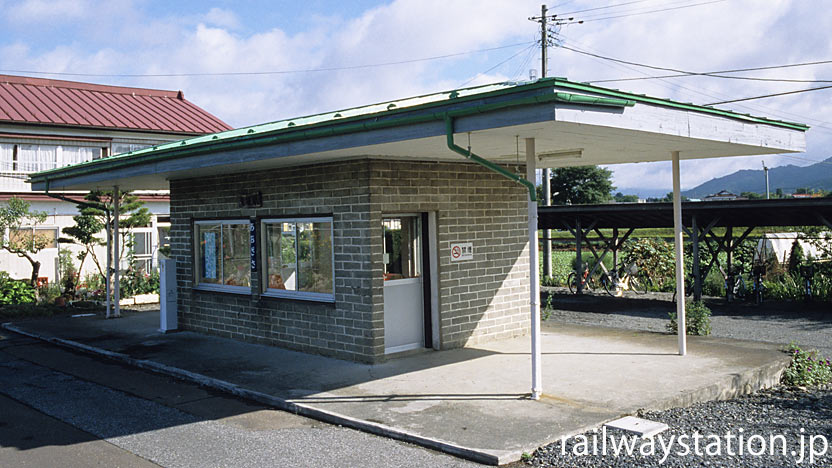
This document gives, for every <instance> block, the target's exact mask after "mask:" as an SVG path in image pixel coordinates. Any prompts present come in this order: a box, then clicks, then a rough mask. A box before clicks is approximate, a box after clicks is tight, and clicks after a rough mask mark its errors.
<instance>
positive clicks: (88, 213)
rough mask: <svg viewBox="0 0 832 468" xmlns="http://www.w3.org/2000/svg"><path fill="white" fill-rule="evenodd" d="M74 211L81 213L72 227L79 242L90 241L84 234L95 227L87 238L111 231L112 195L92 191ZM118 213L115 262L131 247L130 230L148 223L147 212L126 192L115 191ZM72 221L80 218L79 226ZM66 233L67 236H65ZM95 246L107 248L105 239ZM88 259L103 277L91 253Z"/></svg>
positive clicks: (101, 270) (148, 215) (139, 202)
mask: <svg viewBox="0 0 832 468" xmlns="http://www.w3.org/2000/svg"><path fill="white" fill-rule="evenodd" d="M78 208H79V210H80V211H81V215H80V216H77V217H73V219H75V226H73V227H74V228H78V231H76V233H77V234H80V235H82V237H83V240H90V241H91V239H88V238H87V237H86V235H87V234H89V233H90V232H91V231H92V230H93V229H95V228H96V227H98V226H100V228H99V229H98V230H97V231H95V232H94V233H92V234H90V235H95V234H97V233H99V232H101V229H104V228H106V227H108V226H109V228H110V229H112V227H113V208H114V204H113V192H109V191H102V190H93V191H91V192H90V193H88V194H87V195H86V196H85V197H84V202H83V203H80V204H79V205H78ZM118 211H119V217H118V218H119V219H118V227H119V234H121V239H120V244H121V245H120V246H119V252H120V255H119V260H121V259H122V258H123V257H124V254H125V253H126V252H127V251H128V250H129V248H130V247H131V245H132V241H131V239H130V235H129V234H130V231H132V230H133V228H136V227H140V226H146V225H147V224H148V223H150V211H149V210H148V209H147V208H145V207H144V202H143V201H141V200H139V197H137V196H135V195H133V194H132V193H130V192H119V204H118ZM76 218H80V220H81V224H79V223H78V221H79V219H76ZM66 234H68V235H71V234H69V233H66ZM73 237H75V236H73ZM76 239H78V240H79V241H81V240H82V239H81V238H78V237H76ZM98 244H99V245H107V242H106V240H101V239H98ZM92 259H93V261H94V262H95V263H96V266H97V267H98V271H99V272H101V273H102V274H103V272H105V271H106V269H105V268H102V267H101V265H100V263H99V261H98V258H97V257H96V256H95V255H94V254H93V255H92ZM117 264H118V263H117Z"/></svg>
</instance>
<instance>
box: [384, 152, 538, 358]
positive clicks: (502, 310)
mask: <svg viewBox="0 0 832 468" xmlns="http://www.w3.org/2000/svg"><path fill="white" fill-rule="evenodd" d="M511 169H512V170H515V171H521V172H524V171H525V170H524V168H523V167H520V168H517V167H513V168H511ZM370 194H371V199H370V209H371V210H372V211H371V215H370V220H371V226H372V227H371V236H372V238H373V239H381V227H380V226H381V218H382V217H383V214H385V213H392V214H395V213H418V212H430V211H433V212H436V213H437V216H438V220H437V225H438V226H437V229H438V233H437V246H438V249H439V252H438V253H435V254H436V255H438V259H439V283H440V284H439V311H440V312H439V318H440V345H441V348H442V349H448V348H454V347H460V346H465V345H472V344H476V343H481V342H484V341H490V340H495V339H502V338H510V337H515V336H518V335H522V334H525V333H527V332H528V330H529V327H530V321H529V287H528V266H529V261H528V252H529V251H528V231H527V227H528V215H527V213H528V202H527V200H528V198H527V196H528V191H527V190H526V189H525V188H524V187H523V186H522V185H519V184H517V183H515V182H512V181H510V180H508V179H505V178H504V177H502V176H500V175H498V174H495V173H493V172H491V171H489V170H487V169H485V168H483V167H481V166H478V165H475V164H469V163H464V162H461V163H426V162H419V163H408V162H402V161H383V160H373V161H372V163H371V172H370ZM452 242H473V244H474V259H473V260H470V261H464V262H451V258H450V244H451V243H452ZM372 255H373V259H372V261H373V265H377V268H378V269H379V271H378V274H376V275H374V276H373V296H374V298H375V300H374V301H373V303H374V310H375V311H376V312H380V311H381V310H382V309H383V296H382V294H383V281H382V280H381V274H380V271H381V270H380V269H381V256H382V244H381V242H380V241H379V242H373V244H372ZM382 319H383V315H382ZM374 323H375V322H374ZM377 325H378V324H377ZM378 326H381V327H382V330H383V321H382V323H381V324H380V325H378ZM382 334H383V331H382Z"/></svg>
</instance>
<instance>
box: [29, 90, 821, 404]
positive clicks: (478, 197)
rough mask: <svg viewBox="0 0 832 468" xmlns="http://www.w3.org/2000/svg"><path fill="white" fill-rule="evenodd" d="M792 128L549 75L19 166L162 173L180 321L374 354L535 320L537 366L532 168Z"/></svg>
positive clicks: (305, 346) (800, 140)
mask: <svg viewBox="0 0 832 468" xmlns="http://www.w3.org/2000/svg"><path fill="white" fill-rule="evenodd" d="M805 130H806V127H805V126H802V125H799V124H792V123H788V122H779V121H774V120H769V119H764V118H759V117H753V116H749V115H744V114H737V113H733V112H730V111H724V110H719V109H715V108H712V107H703V106H695V105H692V104H684V103H678V102H674V101H669V100H663V99H656V98H651V97H647V96H642V95H636V94H631V93H624V92H621V91H617V90H610V89H606V88H600V87H596V86H591V85H586V84H581V83H573V82H569V81H566V80H563V79H559V78H547V79H542V80H538V81H535V82H531V83H502V84H495V85H487V86H480V87H475V88H467V89H460V90H453V91H450V92H446V93H437V94H434V95H429V96H420V97H416V98H410V99H402V100H398V101H393V102H385V103H381V104H375V105H370V106H365V107H360V108H354V109H347V110H342V111H338V112H330V113H326V114H319V115H314V116H309V117H302V118H296V119H288V120H283V121H279V122H273V123H268V124H263V125H258V126H254V127H250V128H242V129H236V130H231V131H227V132H222V133H218V134H214V135H207V136H202V137H196V138H191V139H189V140H183V141H181V142H175V143H170V144H164V145H159V146H156V147H154V148H149V149H146V150H141V151H137V152H133V153H132V154H130V155H125V156H120V157H115V158H110V159H109V160H101V161H93V162H90V163H85V164H81V165H78V166H72V167H69V168H62V169H57V170H54V171H47V172H41V173H38V174H35V175H33V176H32V178H31V181H32V183H33V185H34V187H35V188H37V189H41V190H43V189H45V188H49V187H51V188H62V189H73V188H75V189H90V188H95V187H113V186H119V187H120V188H122V189H125V190H132V189H140V188H141V189H170V196H171V211H170V215H171V247H172V258H173V260H174V261H175V262H176V266H175V269H176V288H175V291H176V296H177V297H176V306H177V308H178V318H179V326H180V327H181V328H184V329H188V330H195V331H199V332H203V333H210V334H215V335H220V336H226V337H231V338H236V339H240V340H246V341H252V342H257V343H265V344H272V345H277V346H282V347H286V348H291V349H296V350H300V351H306V352H312V353H319V354H323V355H328V356H335V357H339V358H343V359H349V360H357V361H363V362H371V363H372V362H378V361H380V360H383V359H386V358H387V357H389V356H391V355H397V354H399V353H403V352H413V351H418V350H424V349H448V348H454V347H461V346H466V345H472V344H476V343H481V342H485V341H488V340H496V339H502V338H508V337H514V336H518V335H522V334H527V333H529V332H530V330H531V333H532V338H533V339H532V343H533V352H532V356H533V362H535V361H534V359H538V361H537V362H538V363H539V355H540V349H539V345H535V344H534V343H535V336H536V334H537V333H538V324H539V315H538V312H539V311H538V304H537V302H538V291H537V268H536V265H535V267H534V268H531V269H530V268H529V265H530V260H529V259H530V258H531V259H534V262H535V263H536V259H537V241H536V238H537V237H536V236H537V227H536V217H537V215H536V206H537V201H536V198H535V189H534V184H533V183H534V174H535V172H534V171H535V169H536V168H539V167H560V166H567V165H586V164H615V163H624V162H637V161H661V160H671V159H674V161H675V162H678V160H679V159H693V158H708V157H718V156H733V155H748V154H770V153H782V152H793V151H801V150H802V149H803V148H804V146H805V137H804V131H805ZM674 167H675V168H676V175H677V176H678V164H675V165H674ZM535 346H537V347H536V348H535ZM538 374H539V372H538ZM536 387H539V386H538V385H536ZM533 393H534V392H533ZM536 394H538V395H539V388H537V390H536Z"/></svg>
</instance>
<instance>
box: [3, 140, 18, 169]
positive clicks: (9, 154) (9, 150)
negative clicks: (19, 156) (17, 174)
mask: <svg viewBox="0 0 832 468" xmlns="http://www.w3.org/2000/svg"><path fill="white" fill-rule="evenodd" d="M14 170H15V168H14V145H12V144H8V143H0V171H2V172H12V171H14Z"/></svg>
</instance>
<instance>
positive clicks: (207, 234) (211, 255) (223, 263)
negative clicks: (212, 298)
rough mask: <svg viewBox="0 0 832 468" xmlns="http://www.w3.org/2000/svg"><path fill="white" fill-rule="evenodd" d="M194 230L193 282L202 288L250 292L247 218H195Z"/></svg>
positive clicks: (249, 253)
mask: <svg viewBox="0 0 832 468" xmlns="http://www.w3.org/2000/svg"><path fill="white" fill-rule="evenodd" d="M195 232H196V239H195V243H196V245H195V250H196V266H197V274H196V276H197V278H196V280H197V285H198V286H199V287H200V288H203V289H214V290H219V291H229V292H245V293H247V292H250V291H251V252H250V243H249V222H248V221H246V220H224V221H197V222H196V223H195Z"/></svg>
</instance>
